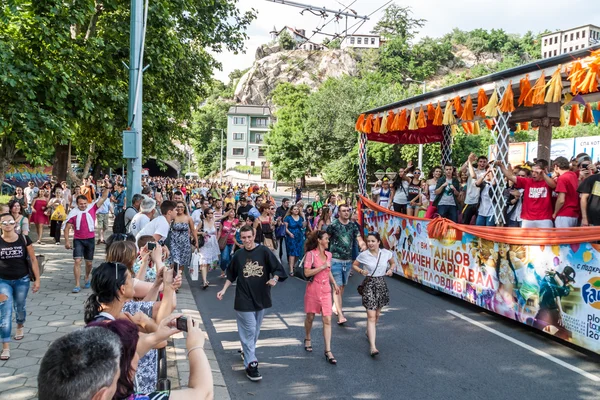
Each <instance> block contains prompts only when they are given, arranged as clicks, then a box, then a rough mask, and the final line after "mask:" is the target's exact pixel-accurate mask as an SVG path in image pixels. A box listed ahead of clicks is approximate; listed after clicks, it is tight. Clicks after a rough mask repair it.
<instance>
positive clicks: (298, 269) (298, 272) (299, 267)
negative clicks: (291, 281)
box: [294, 251, 315, 282]
mask: <svg viewBox="0 0 600 400" xmlns="http://www.w3.org/2000/svg"><path fill="white" fill-rule="evenodd" d="M308 253H310V251H309V252H307V253H304V257H302V260H300V262H299V263H298V264H296V265H295V266H294V276H295V277H298V278H300V279H302V280H303V281H307V282H312V281H313V277H312V276H311V277H307V276H306V273H305V271H304V259H305V258H306V255H307V254H308ZM314 262H315V259H314V256H313V263H314ZM310 268H311V269H313V268H314V267H313V266H312V263H311V266H310Z"/></svg>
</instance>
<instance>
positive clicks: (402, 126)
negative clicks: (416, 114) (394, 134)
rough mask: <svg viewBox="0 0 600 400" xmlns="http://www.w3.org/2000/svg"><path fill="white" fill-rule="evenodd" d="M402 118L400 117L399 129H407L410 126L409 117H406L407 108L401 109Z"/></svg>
mask: <svg viewBox="0 0 600 400" xmlns="http://www.w3.org/2000/svg"><path fill="white" fill-rule="evenodd" d="M398 114H399V115H400V118H399V119H398V130H399V131H405V130H406V128H407V127H408V118H407V117H406V109H404V110H402V111H400V112H399V113H398Z"/></svg>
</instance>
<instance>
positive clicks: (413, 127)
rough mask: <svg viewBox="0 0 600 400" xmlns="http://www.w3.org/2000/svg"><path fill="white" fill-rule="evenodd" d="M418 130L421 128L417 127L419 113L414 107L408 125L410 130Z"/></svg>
mask: <svg viewBox="0 0 600 400" xmlns="http://www.w3.org/2000/svg"><path fill="white" fill-rule="evenodd" d="M417 129H419V126H418V125H417V113H416V112H415V108H414V107H413V109H412V110H411V111H410V122H409V123H408V130H409V131H416V130H417Z"/></svg>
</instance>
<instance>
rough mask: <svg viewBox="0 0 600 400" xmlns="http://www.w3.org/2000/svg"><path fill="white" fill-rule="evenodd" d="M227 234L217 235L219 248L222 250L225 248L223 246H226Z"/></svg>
mask: <svg viewBox="0 0 600 400" xmlns="http://www.w3.org/2000/svg"><path fill="white" fill-rule="evenodd" d="M228 236H229V234H226V235H221V236H220V237H219V250H221V251H223V249H225V246H227V237H228Z"/></svg>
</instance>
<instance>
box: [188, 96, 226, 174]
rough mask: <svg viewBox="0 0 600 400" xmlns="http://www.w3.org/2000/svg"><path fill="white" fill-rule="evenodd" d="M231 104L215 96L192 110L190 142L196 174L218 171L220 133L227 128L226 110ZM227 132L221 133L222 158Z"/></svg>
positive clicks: (224, 155)
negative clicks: (196, 168) (194, 157)
mask: <svg viewBox="0 0 600 400" xmlns="http://www.w3.org/2000/svg"><path fill="white" fill-rule="evenodd" d="M231 105H233V103H232V102H231V101H225V100H222V99H220V98H217V97H211V98H209V99H207V100H206V101H205V102H204V104H203V105H202V107H200V108H199V109H198V110H196V111H194V113H193V118H192V126H191V129H192V134H191V136H192V139H191V144H192V146H193V148H194V153H195V155H196V162H197V164H198V171H197V172H198V174H199V175H200V176H202V177H207V176H208V175H210V174H211V173H213V172H216V171H219V163H220V161H221V158H220V152H221V134H222V130H225V131H226V130H227V112H228V111H229V107H230V106H231ZM226 149H227V133H226V132H225V134H224V135H223V160H225V157H226Z"/></svg>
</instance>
